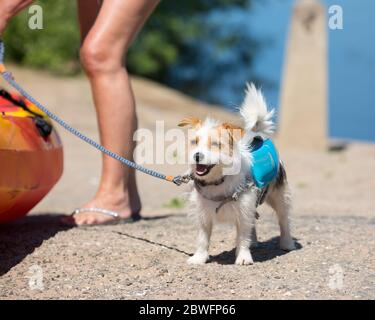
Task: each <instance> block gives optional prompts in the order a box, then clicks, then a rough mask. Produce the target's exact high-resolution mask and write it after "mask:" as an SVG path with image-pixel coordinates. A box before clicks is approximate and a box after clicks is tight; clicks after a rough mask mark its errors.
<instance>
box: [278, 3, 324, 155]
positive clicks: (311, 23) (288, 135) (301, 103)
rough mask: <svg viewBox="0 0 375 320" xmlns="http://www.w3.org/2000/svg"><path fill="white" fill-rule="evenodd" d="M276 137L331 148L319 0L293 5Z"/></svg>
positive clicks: (289, 143)
mask: <svg viewBox="0 0 375 320" xmlns="http://www.w3.org/2000/svg"><path fill="white" fill-rule="evenodd" d="M277 140H278V143H279V144H280V146H281V147H284V148H296V149H313V150H327V149H328V134H327V21H326V11H325V8H324V7H323V6H322V5H321V4H320V3H319V2H318V1H317V0H297V1H296V4H295V7H294V11H293V17H292V21H291V26H290V30H289V41H288V47H287V52H286V60H285V64H284V74H283V81H282V87H281V97H280V113H279V125H278V131H277Z"/></svg>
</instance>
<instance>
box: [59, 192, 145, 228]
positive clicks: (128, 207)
mask: <svg viewBox="0 0 375 320" xmlns="http://www.w3.org/2000/svg"><path fill="white" fill-rule="evenodd" d="M97 208H100V209H97ZM85 209H87V211H85ZM101 209H104V210H101ZM140 210H141V206H140V202H139V198H138V202H137V201H134V200H133V199H131V200H130V199H129V196H128V193H127V192H124V193H123V194H118V195H113V194H104V193H101V194H98V195H97V196H95V197H94V199H93V200H91V201H90V202H88V203H86V204H85V205H84V206H82V207H81V208H80V209H79V210H77V211H75V212H74V214H73V215H71V216H68V217H64V218H63V223H65V224H69V225H75V226H81V225H100V224H106V223H108V222H111V221H116V220H119V219H121V220H123V219H127V218H133V219H139V218H140V215H139V212H140ZM109 213H111V214H109ZM112 213H117V215H118V216H116V215H115V214H112Z"/></svg>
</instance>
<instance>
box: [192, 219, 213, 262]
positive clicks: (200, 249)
mask: <svg viewBox="0 0 375 320" xmlns="http://www.w3.org/2000/svg"><path fill="white" fill-rule="evenodd" d="M211 233H212V221H200V222H199V231H198V245H197V250H196V251H195V253H194V255H193V256H191V257H190V258H189V259H188V263H191V264H204V263H206V262H207V260H208V258H209V254H208V247H209V245H210V238H211Z"/></svg>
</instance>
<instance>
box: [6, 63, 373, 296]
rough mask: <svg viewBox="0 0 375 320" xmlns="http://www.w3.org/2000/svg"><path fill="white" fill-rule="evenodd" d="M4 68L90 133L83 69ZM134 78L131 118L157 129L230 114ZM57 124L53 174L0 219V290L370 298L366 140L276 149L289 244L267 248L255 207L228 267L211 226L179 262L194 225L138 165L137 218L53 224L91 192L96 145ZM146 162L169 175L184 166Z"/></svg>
mask: <svg viewBox="0 0 375 320" xmlns="http://www.w3.org/2000/svg"><path fill="white" fill-rule="evenodd" d="M12 70H13V71H14V74H15V76H16V77H17V79H18V80H19V81H20V82H21V83H22V84H23V85H24V86H25V87H26V88H29V90H30V91H31V92H32V93H33V94H34V95H35V96H36V97H40V99H41V100H42V102H43V103H45V104H46V105H48V106H49V107H50V108H51V109H52V110H53V111H54V112H56V113H58V114H59V115H61V116H62V117H63V118H64V119H65V120H67V121H68V122H70V123H72V124H73V125H74V126H77V127H78V128H80V129H81V130H82V131H84V132H86V133H87V134H89V135H90V136H92V137H93V138H95V139H96V138H97V131H96V121H95V115H94V110H93V108H92V103H91V98H90V90H89V87H88V84H87V82H86V81H85V79H83V78H75V79H69V80H68V81H67V80H66V79H59V78H55V77H52V76H49V75H47V74H44V73H41V72H38V73H36V72H33V71H27V70H20V69H17V68H13V67H12ZM134 84H135V86H134V87H135V92H136V96H137V101H138V102H139V105H138V110H139V118H140V126H141V127H144V128H149V129H151V130H153V129H154V127H155V120H163V121H165V126H166V129H168V128H174V127H175V126H176V123H177V122H178V120H179V119H181V118H183V117H185V116H188V115H191V113H194V115H201V116H202V115H205V114H212V113H214V114H215V116H216V117H219V118H226V119H227V118H230V117H232V118H233V116H230V115H227V114H226V113H225V112H224V113H223V111H220V112H218V111H217V110H216V109H208V108H207V107H206V106H203V105H200V104H199V103H197V102H196V101H194V100H191V99H186V98H185V97H184V96H182V95H180V94H178V93H176V92H174V91H171V90H169V89H165V88H163V87H160V86H156V85H154V84H152V83H150V82H147V81H143V80H140V79H134ZM46 88H48V90H46ZM145 92H152V98H153V99H150V95H145ZM77 106H78V107H79V108H78V107H77ZM171 106H173V108H171ZM59 132H60V134H61V137H62V140H63V143H64V145H65V171H64V175H63V177H62V179H61V180H60V182H59V183H58V184H57V186H56V187H55V188H54V189H53V191H52V192H51V193H50V194H49V195H48V196H47V197H46V199H45V200H44V201H42V202H41V203H40V204H39V205H38V206H37V207H36V208H35V209H34V210H33V212H32V213H31V214H30V215H28V216H27V217H26V218H24V219H21V220H19V221H16V222H13V223H11V224H6V225H0V299H20V298H21V299H29V298H31V299H73V298H74V299H88V298H94V299H100V298H104V299H112V298H116V299H148V298H150V299H154V298H166V299H183V298H188V299H199V298H202V299H276V298H277V299H336V298H337V299H374V298H375V259H374V251H375V239H374V234H375V198H374V190H375V161H374V159H375V146H374V145H371V144H352V145H350V146H349V147H348V148H347V150H344V151H342V152H331V153H328V152H326V153H319V152H312V151H309V152H307V151H298V150H297V151H292V150H281V156H282V158H283V159H284V161H285V163H286V167H287V173H288V177H289V181H290V185H291V188H292V192H293V196H294V212H293V226H294V228H293V235H294V236H295V238H296V239H297V242H298V250H296V251H293V252H290V253H285V252H283V251H280V250H279V249H278V246H277V240H278V239H277V236H278V235H279V233H278V226H277V223H276V218H275V217H274V216H273V214H272V212H271V211H270V209H268V208H267V207H264V208H263V207H262V208H261V218H260V220H259V221H258V236H259V239H260V244H259V247H258V248H256V249H254V250H253V251H252V253H253V257H254V261H255V264H254V265H251V266H236V265H233V263H234V252H233V245H234V237H235V234H234V230H233V228H231V227H229V226H218V227H216V229H215V230H214V234H213V238H212V246H211V250H210V254H211V259H210V262H209V263H208V264H206V265H204V266H191V265H188V264H187V263H186V260H187V258H188V256H189V255H190V254H192V253H193V251H194V248H195V237H196V230H195V227H194V226H193V224H192V221H191V220H190V219H189V218H188V217H187V216H186V209H184V208H183V207H182V208H179V209H178V208H173V205H172V208H171V205H170V204H171V203H172V204H173V203H175V202H176V201H174V200H176V199H178V198H180V197H181V195H182V193H183V189H181V188H177V187H175V186H174V185H172V184H168V183H165V182H161V181H159V180H156V179H153V178H151V177H148V176H145V175H138V180H139V185H140V192H141V197H142V200H143V208H144V210H143V216H144V217H145V219H144V220H142V221H140V222H138V223H135V224H131V225H117V226H101V227H88V228H74V229H66V228H64V227H63V226H62V225H61V224H59V218H60V215H61V214H67V213H69V212H71V210H72V209H73V208H75V207H77V206H80V205H81V204H82V203H84V202H85V201H87V200H88V199H89V198H90V197H91V196H92V194H93V193H94V192H95V188H96V186H97V184H98V179H99V173H100V155H99V154H98V153H97V152H96V151H94V150H93V149H91V148H90V147H88V146H86V145H85V144H83V143H82V142H80V141H79V140H77V139H76V138H74V137H72V136H71V135H69V134H67V133H66V132H63V131H62V130H61V129H59ZM150 167H152V168H154V169H160V170H162V171H163V172H165V173H167V174H173V175H174V174H179V173H181V172H183V171H184V169H185V168H184V166H178V165H165V166H153V165H151V166H150Z"/></svg>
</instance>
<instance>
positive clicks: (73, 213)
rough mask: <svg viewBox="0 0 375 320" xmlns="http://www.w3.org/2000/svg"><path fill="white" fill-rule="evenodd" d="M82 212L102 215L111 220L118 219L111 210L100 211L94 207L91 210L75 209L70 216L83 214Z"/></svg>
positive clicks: (116, 214) (100, 209) (117, 215)
mask: <svg viewBox="0 0 375 320" xmlns="http://www.w3.org/2000/svg"><path fill="white" fill-rule="evenodd" d="M83 212H95V213H102V214H104V215H106V216H109V217H112V218H119V216H120V215H119V214H118V213H117V212H115V211H111V210H107V209H102V208H96V207H92V208H78V209H75V210H74V211H73V212H72V216H74V215H76V214H79V213H83Z"/></svg>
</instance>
